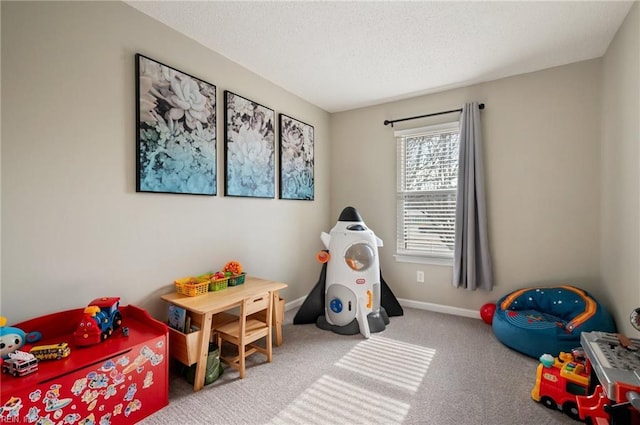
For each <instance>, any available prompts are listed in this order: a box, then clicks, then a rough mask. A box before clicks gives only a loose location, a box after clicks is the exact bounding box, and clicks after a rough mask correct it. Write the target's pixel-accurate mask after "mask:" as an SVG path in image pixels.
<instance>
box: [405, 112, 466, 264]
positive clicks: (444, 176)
mask: <svg viewBox="0 0 640 425" xmlns="http://www.w3.org/2000/svg"><path fill="white" fill-rule="evenodd" d="M459 135H460V129H459V124H458V122H452V123H447V124H441V125H434V126H430V127H423V128H416V129H411V130H402V131H396V132H395V137H396V141H397V145H398V164H397V166H398V193H397V208H398V217H397V225H398V229H397V245H398V246H397V254H398V255H397V257H396V259H397V260H398V261H408V262H425V263H439V264H451V262H452V259H453V245H454V237H455V214H456V189H457V185H458V147H459Z"/></svg>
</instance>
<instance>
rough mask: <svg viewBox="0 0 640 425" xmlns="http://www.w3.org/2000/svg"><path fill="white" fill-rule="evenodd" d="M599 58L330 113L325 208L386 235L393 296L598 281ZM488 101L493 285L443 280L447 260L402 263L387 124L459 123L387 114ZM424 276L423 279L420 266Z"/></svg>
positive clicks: (443, 296) (442, 297) (474, 298)
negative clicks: (348, 209)
mask: <svg viewBox="0 0 640 425" xmlns="http://www.w3.org/2000/svg"><path fill="white" fill-rule="evenodd" d="M600 81H601V61H600V60H599V59H598V60H591V61H586V62H580V63H576V64H572V65H567V66H563V67H558V68H552V69H548V70H544V71H540V72H535V73H530V74H524V75H520V76H516V77H511V78H505V79H501V80H496V81H492V82H489V83H484V84H478V85H473V86H469V87H465V88H461V89H456V90H449V91H446V92H442V93H438V94H433V95H426V96H421V97H416V98H412V99H409V100H404V101H398V102H393V103H387V104H384V105H379V106H374V107H369V108H363V109H358V110H353V111H348V112H343V113H337V114H333V115H332V116H331V144H332V145H331V146H332V148H331V164H332V177H331V211H332V213H333V214H334V215H335V214H336V213H337V212H338V211H339V210H340V209H341V208H342V207H343V206H344V205H353V206H355V207H357V208H358V209H359V211H360V213H361V215H362V216H363V218H364V220H365V221H366V222H367V224H368V225H369V227H371V228H372V229H373V230H374V231H375V232H376V234H377V235H378V236H379V237H381V238H382V239H383V240H384V243H385V246H384V248H382V249H381V263H382V272H383V276H385V280H386V281H387V283H389V285H390V287H391V288H392V290H394V292H395V293H396V295H397V296H398V297H401V298H407V299H411V300H417V301H423V302H428V303H435V304H443V305H447V306H452V307H457V308H462V309H471V310H475V311H477V310H478V308H479V307H480V306H481V305H482V303H484V302H487V301H495V300H497V298H499V297H500V296H501V295H503V294H506V293H507V292H509V291H511V290H513V289H516V288H521V287H523V286H526V285H532V284H551V283H571V284H575V285H580V286H582V287H584V288H585V289H587V290H593V291H594V292H596V293H598V292H602V291H601V290H600V288H599V286H598V281H599V265H598V264H599V244H600V234H599V230H598V229H599V223H600V221H599V220H600V189H599V180H598V179H599V153H600V135H599V129H600V127H599V122H600V93H601V91H600ZM469 101H479V102H484V103H485V104H486V108H485V110H484V111H483V112H481V116H482V125H483V133H484V144H485V167H486V187H487V196H488V199H487V205H488V211H487V213H488V220H489V223H488V227H489V242H490V244H491V250H492V255H493V265H494V274H495V287H494V290H493V291H492V292H485V291H475V292H469V291H466V290H463V289H455V288H453V287H452V285H451V283H450V282H451V267H450V266H428V265H417V264H407V263H399V262H396V261H395V259H394V257H393V256H394V254H395V252H396V249H395V234H396V227H395V226H396V206H395V205H396V204H395V192H396V167H395V161H396V152H395V149H396V147H395V141H394V137H393V131H394V129H402V128H410V127H419V126H424V125H427V124H431V123H436V122H443V121H447V120H455V119H457V118H458V116H457V115H456V114H453V115H447V116H439V117H434V118H425V119H420V120H414V121H407V122H402V123H397V124H396V126H395V128H394V129H392V128H391V127H388V126H387V127H385V126H384V125H383V121H384V120H385V119H396V118H403V117H409V116H416V115H423V114H426V113H429V112H438V111H446V110H450V109H455V108H459V107H461V106H462V105H463V104H464V103H465V102H469ZM417 270H424V271H425V281H426V282H425V283H424V284H422V283H417V282H416V271H417Z"/></svg>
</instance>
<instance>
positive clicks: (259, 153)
mask: <svg viewBox="0 0 640 425" xmlns="http://www.w3.org/2000/svg"><path fill="white" fill-rule="evenodd" d="M225 102H226V106H225V113H226V117H225V121H226V127H225V146H226V150H225V175H226V181H225V195H226V196H248V197H256V198H273V197H274V196H275V135H274V121H275V112H274V111H273V110H272V109H269V108H267V107H265V106H262V105H260V104H258V103H255V102H252V101H251V100H248V99H245V98H244V97H242V96H238V95H237V94H234V93H231V92H229V91H225Z"/></svg>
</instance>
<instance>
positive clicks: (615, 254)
mask: <svg viewBox="0 0 640 425" xmlns="http://www.w3.org/2000/svg"><path fill="white" fill-rule="evenodd" d="M639 81H640V4H639V3H638V2H636V3H635V4H634V5H633V8H632V9H631V11H630V12H629V15H628V16H627V18H626V20H625V22H624V23H623V25H622V27H621V28H620V30H618V33H617V34H616V37H615V38H614V40H613V41H612V42H611V45H610V46H609V49H608V50H607V53H606V54H605V56H604V59H603V96H602V97H603V103H602V146H601V155H602V160H601V163H602V177H601V185H602V222H601V223H602V224H601V232H602V237H601V239H602V256H601V265H602V266H601V267H602V287H603V290H604V291H605V292H606V293H607V297H608V299H610V300H611V301H612V302H614V303H615V306H616V308H615V310H614V313H615V316H616V321H617V322H618V324H622V325H624V327H623V328H622V330H623V331H624V332H626V333H627V335H629V336H633V337H638V333H637V331H635V330H632V328H631V325H630V324H629V320H628V318H629V313H631V310H633V309H634V308H637V307H640V166H639V165H638V164H640V83H639Z"/></svg>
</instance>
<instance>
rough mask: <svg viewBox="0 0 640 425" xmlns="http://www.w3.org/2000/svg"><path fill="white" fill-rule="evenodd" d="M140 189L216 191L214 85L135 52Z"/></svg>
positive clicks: (190, 191)
mask: <svg viewBox="0 0 640 425" xmlns="http://www.w3.org/2000/svg"><path fill="white" fill-rule="evenodd" d="M136 74H137V81H136V82H137V84H136V94H137V98H138V105H137V121H138V134H137V142H138V146H137V148H138V163H137V178H138V180H137V187H136V189H137V191H138V192H161V193H184V194H197V195H215V194H216V188H217V180H216V86H214V85H212V84H209V83H207V82H205V81H202V80H199V79H197V78H195V77H192V76H190V75H188V74H185V73H183V72H180V71H177V70H175V69H173V68H170V67H168V66H166V65H164V64H161V63H159V62H156V61H154V60H152V59H149V58H147V57H145V56H143V55H140V54H137V55H136Z"/></svg>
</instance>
